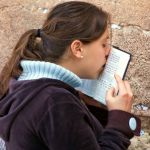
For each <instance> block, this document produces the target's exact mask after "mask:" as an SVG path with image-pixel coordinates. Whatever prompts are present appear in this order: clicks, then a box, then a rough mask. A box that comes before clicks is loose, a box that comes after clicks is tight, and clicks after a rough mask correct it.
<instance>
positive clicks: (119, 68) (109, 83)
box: [78, 47, 130, 104]
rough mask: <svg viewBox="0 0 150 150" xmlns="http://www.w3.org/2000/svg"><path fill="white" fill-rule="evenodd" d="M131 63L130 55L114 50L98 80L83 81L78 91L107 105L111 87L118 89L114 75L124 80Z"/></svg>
mask: <svg viewBox="0 0 150 150" xmlns="http://www.w3.org/2000/svg"><path fill="white" fill-rule="evenodd" d="M129 61H130V54H129V53H126V52H124V51H122V50H119V49H116V48H114V47H113V48H112V50H111V52H110V54H109V57H108V60H107V63H106V66H105V68H104V71H103V72H102V74H101V76H100V77H99V79H97V80H87V79H83V80H82V85H81V87H80V88H79V89H78V90H80V91H81V92H83V93H84V94H86V95H89V96H91V97H93V98H94V99H95V100H97V101H99V102H101V103H103V104H106V102H105V96H106V92H107V91H108V89H109V88H111V87H115V88H116V87H117V83H116V81H115V78H114V74H118V75H119V76H120V77H121V78H122V79H123V78H124V75H125V72H126V69H127V67H128V63H129Z"/></svg>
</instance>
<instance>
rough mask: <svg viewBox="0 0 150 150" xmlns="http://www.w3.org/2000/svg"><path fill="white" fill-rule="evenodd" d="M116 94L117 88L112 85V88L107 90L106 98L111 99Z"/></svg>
mask: <svg viewBox="0 0 150 150" xmlns="http://www.w3.org/2000/svg"><path fill="white" fill-rule="evenodd" d="M114 96H115V88H114V87H112V88H110V89H109V90H108V91H107V94H106V99H107V100H108V99H110V98H112V97H114Z"/></svg>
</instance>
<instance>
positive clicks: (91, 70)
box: [82, 29, 111, 79]
mask: <svg viewBox="0 0 150 150" xmlns="http://www.w3.org/2000/svg"><path fill="white" fill-rule="evenodd" d="M109 35H110V34H109V30H108V29H106V31H105V32H104V34H103V35H102V36H101V37H100V38H98V39H97V40H95V41H93V42H91V43H89V44H84V45H83V49H84V58H83V61H84V69H83V70H82V71H83V74H84V76H83V78H91V79H97V78H98V77H99V75H100V73H101V71H102V70H103V68H104V65H105V63H106V60H107V56H108V55H109V52H110V48H111V47H110V39H109Z"/></svg>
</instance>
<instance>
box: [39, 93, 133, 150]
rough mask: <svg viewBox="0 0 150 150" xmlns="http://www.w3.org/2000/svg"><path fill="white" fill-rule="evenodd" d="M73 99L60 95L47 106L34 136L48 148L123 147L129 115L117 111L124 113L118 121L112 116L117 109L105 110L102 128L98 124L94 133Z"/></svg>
mask: <svg viewBox="0 0 150 150" xmlns="http://www.w3.org/2000/svg"><path fill="white" fill-rule="evenodd" d="M75 101H77V100H75V97H73V96H72V95H65V96H62V97H61V102H59V103H56V104H55V105H51V106H50V107H49V109H48V111H47V112H46V113H45V115H44V116H43V118H41V120H40V121H39V124H38V126H37V128H38V129H37V130H38V135H39V137H40V138H41V140H42V142H43V143H44V144H45V145H46V146H47V147H48V148H49V149H53V150H60V149H61V150H113V149H114V150H127V148H128V146H129V145H130V138H131V136H133V132H132V131H131V130H130V129H129V127H128V126H126V124H127V123H126V122H127V119H128V117H129V116H130V114H127V115H126V113H125V112H121V113H122V114H123V116H124V118H123V119H122V120H121V121H123V122H121V121H119V120H118V119H117V118H116V117H115V116H116V113H120V111H112V112H109V116H108V124H107V126H106V128H103V127H102V126H101V125H100V129H101V130H100V131H99V133H98V136H96V134H95V133H94V129H93V127H92V126H91V124H90V123H89V121H88V120H87V119H86V113H85V112H84V111H83V110H82V109H81V107H80V106H79V105H77V103H76V102H75ZM124 119H126V120H124ZM116 121H117V122H118V123H117V122H116ZM120 122H121V124H120ZM118 124H120V125H118ZM122 126H123V128H122Z"/></svg>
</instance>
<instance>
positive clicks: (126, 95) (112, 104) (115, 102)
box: [106, 75, 133, 112]
mask: <svg viewBox="0 0 150 150" xmlns="http://www.w3.org/2000/svg"><path fill="white" fill-rule="evenodd" d="M115 79H116V82H117V85H118V90H119V93H118V95H116V96H115V89H114V88H111V89H109V90H108V92H107V94H106V104H107V107H108V110H114V109H118V110H122V111H126V112H131V107H132V103H133V99H132V98H133V93H132V90H131V88H130V84H129V82H128V81H123V80H122V79H121V78H120V76H118V75H115Z"/></svg>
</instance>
